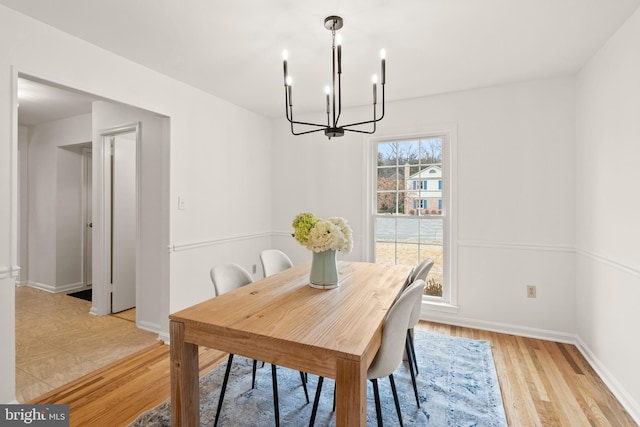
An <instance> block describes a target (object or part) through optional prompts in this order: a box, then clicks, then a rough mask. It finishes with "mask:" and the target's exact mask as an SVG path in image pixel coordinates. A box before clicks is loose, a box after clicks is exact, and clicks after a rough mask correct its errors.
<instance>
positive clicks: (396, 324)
mask: <svg viewBox="0 0 640 427" xmlns="http://www.w3.org/2000/svg"><path fill="white" fill-rule="evenodd" d="M424 286H425V284H424V280H416V281H415V282H413V283H412V284H411V285H409V287H408V288H406V289H405V290H404V291H403V292H402V294H401V295H400V298H398V300H397V301H396V302H395V303H394V304H393V305H392V306H391V309H389V312H388V313H387V317H386V318H385V321H384V328H383V330H382V343H381V344H380V349H379V350H378V353H377V354H376V357H375V359H374V360H373V362H372V363H371V366H370V367H369V370H368V371H367V378H368V379H374V378H382V377H388V376H389V375H391V374H392V373H393V372H394V371H395V370H396V369H398V366H399V365H400V363H402V355H403V354H404V350H405V345H404V344H405V339H406V337H407V329H408V325H409V315H410V314H411V310H412V309H413V306H414V305H415V301H416V300H417V299H420V300H422V293H423V291H424Z"/></svg>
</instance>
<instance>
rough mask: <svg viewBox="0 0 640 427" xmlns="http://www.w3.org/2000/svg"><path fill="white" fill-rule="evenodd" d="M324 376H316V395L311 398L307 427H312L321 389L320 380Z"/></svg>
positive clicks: (321, 380)
mask: <svg viewBox="0 0 640 427" xmlns="http://www.w3.org/2000/svg"><path fill="white" fill-rule="evenodd" d="M323 381H324V377H318V385H317V386H316V397H315V399H313V409H312V410H311V419H310V420H309V427H313V424H314V423H315V422H316V412H318V403H319V402H320V392H321V391H322V382H323Z"/></svg>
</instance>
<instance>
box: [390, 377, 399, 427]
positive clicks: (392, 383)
mask: <svg viewBox="0 0 640 427" xmlns="http://www.w3.org/2000/svg"><path fill="white" fill-rule="evenodd" d="M389 382H390V383H391V392H392V393H393V401H394V402H395V404H396V412H397V413H398V421H400V427H402V414H401V413H400V402H399V401H398V392H397V391H396V382H395V380H394V379H393V374H391V375H389Z"/></svg>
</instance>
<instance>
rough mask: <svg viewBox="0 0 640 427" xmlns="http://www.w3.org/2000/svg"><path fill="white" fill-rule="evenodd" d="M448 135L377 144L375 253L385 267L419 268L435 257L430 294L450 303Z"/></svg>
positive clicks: (428, 289) (428, 279)
mask: <svg viewBox="0 0 640 427" xmlns="http://www.w3.org/2000/svg"><path fill="white" fill-rule="evenodd" d="M447 136H448V135H446V134H444V135H433V136H428V137H424V138H417V139H407V140H397V141H384V142H377V143H376V147H377V150H376V152H377V159H376V164H375V168H376V174H375V180H376V182H375V185H374V188H375V189H376V190H375V193H376V204H375V212H374V213H373V217H374V219H373V230H374V231H373V234H374V236H373V237H374V238H373V241H374V242H375V243H374V248H373V252H374V261H375V262H380V263H393V264H408V265H417V264H419V263H420V262H421V261H423V260H425V259H427V258H432V259H433V260H434V261H435V263H434V266H433V268H432V269H431V272H430V273H429V276H428V278H427V288H426V290H425V294H426V295H427V296H429V298H433V299H434V300H438V301H442V300H443V299H444V300H445V302H450V292H449V289H448V288H449V286H448V285H447V283H448V280H449V277H447V274H446V271H447V269H446V268H445V266H446V265H448V260H447V254H448V251H447V245H448V243H449V239H448V237H447V233H446V232H445V230H446V229H447V226H448V218H449V217H448V212H447V210H446V209H444V207H445V206H446V200H447V197H448V194H447V192H446V189H447V188H448V187H447V182H446V179H447V178H446V177H447V176H448V173H447V171H446V170H443V168H444V167H445V165H446V164H447V163H446V161H445V160H446V159H444V155H445V153H446V152H447V150H446V144H447ZM427 178H429V179H427ZM429 181H437V183H436V182H432V183H431V185H428V184H429ZM443 181H444V183H443ZM443 187H444V189H443ZM443 200H445V203H443Z"/></svg>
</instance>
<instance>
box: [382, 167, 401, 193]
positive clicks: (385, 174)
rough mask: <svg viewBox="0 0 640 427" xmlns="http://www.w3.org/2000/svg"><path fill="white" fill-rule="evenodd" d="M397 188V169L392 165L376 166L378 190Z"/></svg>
mask: <svg viewBox="0 0 640 427" xmlns="http://www.w3.org/2000/svg"><path fill="white" fill-rule="evenodd" d="M397 189H398V169H397V168H396V167H395V166H393V167H383V168H378V191H384V190H393V191H395V190H397Z"/></svg>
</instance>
